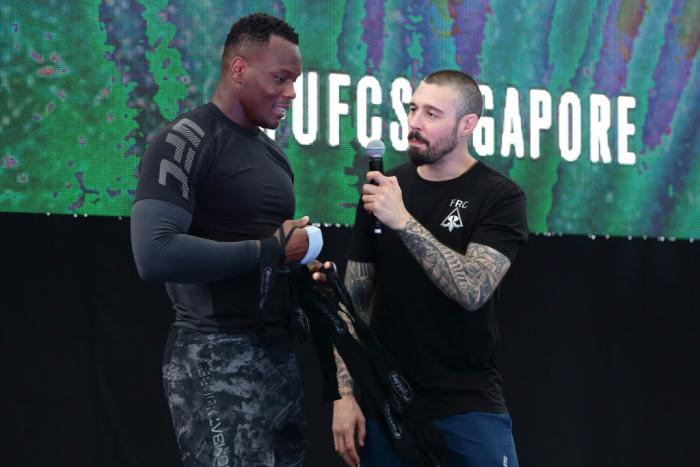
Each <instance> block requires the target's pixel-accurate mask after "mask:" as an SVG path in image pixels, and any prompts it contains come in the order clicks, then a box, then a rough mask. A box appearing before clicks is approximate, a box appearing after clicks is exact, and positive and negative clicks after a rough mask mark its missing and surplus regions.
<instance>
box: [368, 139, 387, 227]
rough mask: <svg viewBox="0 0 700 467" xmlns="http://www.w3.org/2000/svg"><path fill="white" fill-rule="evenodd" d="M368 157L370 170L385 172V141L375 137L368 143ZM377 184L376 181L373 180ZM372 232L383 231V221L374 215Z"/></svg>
mask: <svg viewBox="0 0 700 467" xmlns="http://www.w3.org/2000/svg"><path fill="white" fill-rule="evenodd" d="M366 149H367V157H368V160H369V171H370V172H384V143H382V142H381V140H378V139H373V140H370V142H369V143H367V148H366ZM372 183H374V184H375V185H376V184H377V183H376V182H374V181H373V182H372ZM372 232H373V233H374V234H375V235H379V234H381V233H382V223H381V221H380V220H379V219H377V218H376V217H374V216H372Z"/></svg>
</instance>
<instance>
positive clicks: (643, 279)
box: [0, 214, 700, 467]
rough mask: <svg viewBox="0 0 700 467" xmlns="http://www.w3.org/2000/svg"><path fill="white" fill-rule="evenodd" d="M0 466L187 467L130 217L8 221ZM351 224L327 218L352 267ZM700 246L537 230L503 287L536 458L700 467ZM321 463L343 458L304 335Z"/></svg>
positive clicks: (525, 435) (511, 361)
mask: <svg viewBox="0 0 700 467" xmlns="http://www.w3.org/2000/svg"><path fill="white" fill-rule="evenodd" d="M0 226H1V228H0V241H1V242H2V243H1V245H2V247H3V255H2V260H1V261H2V262H1V264H2V267H1V268H0V271H2V272H1V273H0V274H1V275H0V280H1V282H0V283H1V284H2V295H1V298H0V307H1V309H2V313H0V317H1V318H0V319H1V320H2V321H1V326H0V329H1V331H0V332H1V335H0V355H1V357H0V358H1V360H0V361H1V362H2V369H3V371H2V374H3V377H2V387H3V391H2V394H3V397H2V398H0V401H1V402H0V404H1V405H0V413H2V426H3V432H4V434H3V435H2V437H0V440H1V441H0V443H1V447H2V449H1V450H0V456H1V457H0V465H3V466H12V467H14V466H44V465H51V466H71V467H132V466H133V467H135V466H177V465H179V463H178V458H177V449H176V445H175V440H174V436H173V434H172V428H171V426H170V420H169V416H168V411H167V406H166V404H165V400H164V398H163V396H162V389H161V381H160V361H161V357H162V348H163V344H164V342H165V336H166V334H167V332H168V327H169V324H170V321H171V319H172V316H173V313H172V311H171V310H170V308H169V302H168V300H167V298H166V296H165V292H164V290H163V287H162V286H161V285H159V284H153V283H146V282H143V281H141V280H140V279H139V278H138V276H137V274H136V271H135V269H134V265H133V260H132V258H131V251H130V245H129V225H128V219H123V220H119V219H116V218H100V217H89V218H73V217H68V216H41V215H26V214H25V215H22V214H0ZM349 232H350V231H349V229H346V228H328V229H324V237H325V241H326V246H325V248H324V252H323V257H324V258H330V259H334V260H335V261H337V262H339V263H340V264H343V262H344V259H343V258H344V251H345V248H346V245H347V241H348V239H349ZM699 278H700V245H698V244H697V243H690V242H687V241H683V242H680V241H679V242H659V241H657V240H642V239H633V240H627V239H610V240H604V239H598V240H590V239H588V238H582V237H561V238H560V237H538V236H533V237H531V239H530V241H529V242H528V244H527V245H526V247H525V248H524V249H523V250H522V251H521V253H520V255H519V256H518V258H517V259H516V262H515V264H514V266H513V268H512V269H511V271H510V272H509V273H508V275H507V276H506V279H505V281H504V284H503V286H502V288H501V291H500V294H501V296H500V299H501V307H500V323H501V334H502V341H503V348H502V350H501V354H500V362H501V367H502V371H503V374H504V380H505V392H506V397H507V400H508V405H509V408H510V411H511V415H512V417H513V423H514V433H515V437H516V444H517V448H518V452H519V457H520V465H521V466H523V467H561V466H567V467H598V466H611V467H623V466H624V467H626V466H635V467H638V466H648V467H661V466H672V465H673V466H700V452H699V451H698V450H697V446H698V445H700V429H699V428H698V423H697V420H698V419H699V417H700V402H698V400H697V399H698V397H697V395H698V394H700V376H698V371H697V366H698V362H699V361H700V343H699V342H700V339H699V338H698V335H699V334H700V317H699V314H700V313H699V312H700V285H698V279H699ZM298 352H299V356H300V365H301V369H302V373H303V376H304V384H305V391H306V396H307V397H306V408H307V412H308V416H309V420H310V426H309V453H308V457H307V462H306V465H307V466H310V467H335V466H340V465H342V464H341V463H340V462H339V461H338V459H337V458H336V457H335V454H334V453H333V450H332V438H331V433H330V404H329V403H327V402H322V401H320V399H319V398H320V389H321V388H320V386H321V380H320V376H319V374H318V365H317V361H316V358H315V355H314V354H313V350H312V349H311V348H310V347H309V346H308V345H299V346H298Z"/></svg>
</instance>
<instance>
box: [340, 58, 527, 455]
mask: <svg viewBox="0 0 700 467" xmlns="http://www.w3.org/2000/svg"><path fill="white" fill-rule="evenodd" d="M482 108H483V101H482V96H481V93H480V91H479V88H478V85H477V84H476V82H475V81H474V80H473V79H472V78H471V77H469V76H467V75H465V74H464V73H461V72H459V71H450V70H445V71H438V72H435V73H432V74H430V75H429V76H428V77H426V78H425V79H424V80H423V81H422V82H421V84H420V86H419V87H418V88H417V89H416V91H415V93H414V95H413V98H412V100H411V103H410V108H409V115H408V124H409V129H410V133H409V135H408V140H409V144H410V147H409V150H408V154H409V156H410V159H411V162H412V163H407V164H404V165H401V166H399V167H397V168H395V169H394V170H392V171H390V172H389V173H388V174H387V175H382V174H381V173H379V172H369V173H368V174H367V178H368V180H369V181H370V182H372V183H368V184H365V185H364V186H363V188H362V199H361V202H360V205H359V206H358V208H357V216H356V219H355V226H354V230H353V236H352V241H351V247H350V253H349V256H348V258H349V260H348V265H347V271H346V277H345V284H346V286H347V288H348V290H349V291H350V295H351V297H352V300H353V304H354V305H355V307H356V309H357V310H358V313H359V314H360V315H361V316H362V317H363V318H364V319H365V320H366V321H368V322H369V323H370V325H371V328H372V330H373V331H374V333H375V334H376V336H377V338H378V340H379V342H381V343H382V344H383V346H384V347H385V348H386V349H387V350H388V351H389V352H390V353H391V354H392V356H393V357H394V358H395V359H396V360H397V361H398V363H399V366H400V369H401V370H402V371H403V373H404V375H406V376H407V377H408V380H409V382H410V383H411V385H412V387H413V388H414V390H415V391H416V392H417V393H418V394H419V395H420V396H421V397H422V399H423V402H424V403H425V406H426V409H427V410H428V413H429V415H430V416H431V418H432V419H433V421H434V424H435V425H436V426H437V427H438V428H439V429H440V430H441V431H442V432H443V434H444V436H445V439H446V441H447V445H448V455H447V458H446V459H445V460H444V463H443V465H445V466H448V467H457V466H460V467H462V466H468V467H481V466H508V467H517V465H518V460H517V455H516V452H515V446H514V442H513V437H512V431H511V421H510V417H509V416H508V412H507V410H506V405H505V401H504V398H503V390H502V385H501V375H500V372H499V370H498V367H497V365H496V362H495V358H494V354H495V352H496V350H497V349H498V347H499V344H500V341H499V334H498V326H497V321H496V311H495V308H494V306H495V304H494V300H493V298H492V296H493V292H494V291H495V290H496V288H497V287H498V285H499V283H500V282H501V279H502V278H503V276H504V275H505V273H506V271H507V270H508V268H509V267H510V265H511V262H512V261H513V259H514V258H515V255H516V253H517V251H518V248H519V247H520V246H521V245H522V244H523V243H524V242H525V240H526V238H527V222H526V215H525V195H524V193H523V191H522V190H521V189H520V187H518V186H517V185H516V184H515V183H514V182H513V181H511V180H509V179H508V178H506V177H505V176H503V175H502V174H500V173H499V172H496V171H495V170H492V169H490V168H489V167H488V166H486V165H485V164H483V163H481V162H477V161H476V160H475V159H474V158H473V157H472V156H471V155H469V152H468V146H467V140H468V138H469V136H470V135H471V134H472V132H473V131H474V129H475V127H476V125H477V122H478V120H479V116H480V115H481V112H482ZM373 216H374V217H376V218H377V219H379V220H380V221H381V222H382V224H383V225H384V228H383V231H382V233H381V234H379V235H375V234H373V233H372V230H373V229H372V224H373V221H372V217H373ZM336 363H337V364H338V367H339V370H338V379H339V392H340V393H341V396H342V397H341V399H340V400H338V401H336V402H335V405H334V420H333V432H334V440H335V445H336V450H337V451H338V453H339V454H340V455H341V456H342V457H343V458H344V459H345V460H346V462H347V463H348V465H355V464H357V463H358V462H359V461H360V459H361V461H362V462H361V465H362V466H363V467H393V466H401V465H402V464H401V463H400V461H399V460H398V458H397V456H396V454H395V453H394V452H392V450H391V448H390V445H389V443H388V441H387V439H386V435H385V433H384V432H383V431H380V429H379V427H380V425H379V424H378V422H375V421H373V420H368V421H367V424H366V427H365V419H364V415H363V413H362V410H361V409H360V406H362V388H353V384H352V379H351V377H350V375H349V374H348V373H347V370H346V368H345V366H344V364H343V362H342V360H340V359H339V358H337V359H336ZM355 396H357V400H356V398H355ZM358 401H359V405H358ZM372 415H375V416H376V414H369V418H371V417H372ZM365 430H366V431H365ZM356 434H357V437H358V440H359V444H360V448H359V450H358V449H357V447H356V445H355V435H356ZM358 451H359V452H358Z"/></svg>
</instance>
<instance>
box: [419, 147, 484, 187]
mask: <svg viewBox="0 0 700 467" xmlns="http://www.w3.org/2000/svg"><path fill="white" fill-rule="evenodd" d="M474 164H476V159H474V158H473V157H472V156H471V155H470V154H469V150H468V149H467V148H466V147H463V146H461V145H460V146H459V147H457V148H455V150H454V151H453V152H451V153H450V154H447V155H445V156H444V157H443V158H442V159H440V160H439V161H437V162H433V163H432V164H423V165H421V166H419V167H418V175H420V176H421V178H423V179H425V180H429V181H432V182H442V181H445V180H452V179H453V178H457V177H459V176H460V175H462V174H463V173H464V172H466V171H467V170H469V169H471V168H472V167H473V166H474Z"/></svg>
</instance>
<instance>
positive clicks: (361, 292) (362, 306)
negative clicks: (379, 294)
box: [345, 260, 375, 324]
mask: <svg viewBox="0 0 700 467" xmlns="http://www.w3.org/2000/svg"><path fill="white" fill-rule="evenodd" d="M374 278H375V266H374V263H360V262H358V261H352V260H348V265H347V267H346V269H345V287H347V289H348V292H350V299H351V300H352V305H353V306H354V307H355V311H357V314H358V315H359V316H360V318H361V319H362V320H363V321H364V322H365V323H367V324H369V320H370V317H371V315H370V314H371V311H372V310H371V307H372V297H373V292H374V280H375V279H374Z"/></svg>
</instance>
